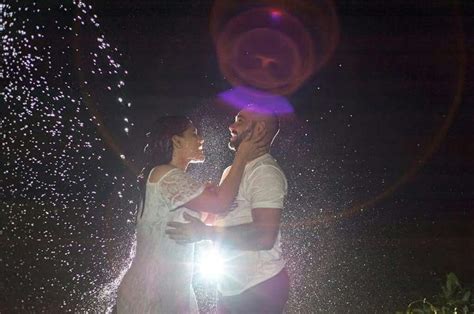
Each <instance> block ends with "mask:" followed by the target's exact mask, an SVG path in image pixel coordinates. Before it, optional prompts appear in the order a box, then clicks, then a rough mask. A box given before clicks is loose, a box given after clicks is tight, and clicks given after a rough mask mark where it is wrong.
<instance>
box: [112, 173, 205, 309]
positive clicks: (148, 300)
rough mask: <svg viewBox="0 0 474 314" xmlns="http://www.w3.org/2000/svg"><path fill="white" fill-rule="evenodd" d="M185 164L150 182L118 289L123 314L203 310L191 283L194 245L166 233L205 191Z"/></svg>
mask: <svg viewBox="0 0 474 314" xmlns="http://www.w3.org/2000/svg"><path fill="white" fill-rule="evenodd" d="M204 188H205V187H204V185H202V184H199V183H197V182H196V181H194V180H193V179H192V178H191V177H190V176H189V175H187V174H186V173H184V171H182V170H180V169H172V170H170V171H169V172H167V173H166V174H165V175H164V176H163V177H162V178H161V179H160V181H158V182H156V183H151V182H149V181H147V185H146V197H145V207H144V212H143V216H142V217H138V220H137V249H136V255H135V258H134V260H133V263H132V265H131V267H130V269H129V270H128V272H127V273H126V275H125V277H124V278H123V280H122V282H121V284H120V287H119V290H118V293H117V312H118V313H127V314H131V313H140V314H141V313H162V314H173V313H180V314H181V313H199V311H198V307H197V303H196V298H195V295H194V291H193V288H192V286H191V281H192V276H193V259H194V244H187V245H180V244H177V243H176V242H175V241H173V240H171V239H170V238H169V237H168V236H167V235H166V234H165V229H166V223H167V222H169V221H178V222H184V219H183V213H184V212H187V213H189V214H190V215H193V216H195V217H199V214H198V213H196V212H194V211H191V210H189V209H187V208H184V207H182V205H183V204H185V203H187V202H188V201H190V200H191V199H193V198H195V197H196V196H198V195H199V194H201V193H202V191H203V190H204Z"/></svg>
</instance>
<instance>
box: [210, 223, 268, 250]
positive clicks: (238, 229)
mask: <svg viewBox="0 0 474 314" xmlns="http://www.w3.org/2000/svg"><path fill="white" fill-rule="evenodd" d="M208 228H209V229H208V230H207V234H206V238H207V240H211V241H213V242H215V243H218V244H220V245H221V246H224V247H230V248H234V249H239V250H247V251H260V250H268V249H270V248H271V247H273V241H268V236H267V235H266V234H265V230H263V229H262V227H261V226H257V225H256V224H255V223H253V222H251V223H247V224H241V225H236V226H230V227H218V226H209V227H208ZM265 240H267V241H265ZM269 242H272V243H271V246H270V243H269Z"/></svg>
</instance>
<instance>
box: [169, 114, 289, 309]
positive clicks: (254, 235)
mask: <svg viewBox="0 0 474 314" xmlns="http://www.w3.org/2000/svg"><path fill="white" fill-rule="evenodd" d="M229 130H230V133H231V139H230V142H229V147H230V148H231V149H233V150H236V149H237V148H238V146H239V144H240V143H241V142H242V140H243V139H244V138H245V136H246V135H247V134H248V133H249V132H252V131H254V132H257V133H259V132H260V134H261V132H264V134H265V135H264V141H265V145H266V153H264V154H263V155H261V156H259V157H257V158H255V159H254V160H252V161H250V162H248V163H247V165H246V168H245V171H244V174H243V176H242V181H241V183H240V187H239V192H238V194H237V197H236V199H235V202H234V204H233V206H232V208H231V209H230V211H229V212H227V213H225V214H223V215H220V216H218V217H217V218H216V221H215V224H214V226H207V225H205V224H204V223H202V222H201V221H200V220H198V219H196V218H194V217H191V216H189V215H187V216H186V219H187V220H188V221H189V223H187V224H182V223H177V222H170V223H169V224H168V226H169V227H170V228H171V229H168V230H167V233H168V235H169V236H170V237H171V238H172V239H175V240H176V241H178V242H182V243H189V242H196V241H200V240H212V241H214V242H215V244H216V245H217V246H218V248H219V250H220V255H221V257H222V258H223V260H224V261H225V266H224V267H225V274H224V277H223V278H222V280H220V282H219V285H218V290H219V292H220V293H219V298H218V305H217V307H218V313H282V312H283V309H284V306H285V303H286V301H287V300H288V290H289V280H288V274H287V272H286V269H285V262H284V260H283V259H282V256H281V245H280V220H281V212H282V209H283V202H284V197H285V195H286V193H287V182H286V178H285V175H284V174H283V172H282V170H281V169H280V167H279V166H278V164H277V162H276V161H275V160H274V159H273V158H272V156H271V155H270V154H269V153H268V152H269V150H270V146H271V144H272V142H273V140H274V139H275V137H276V136H277V134H278V132H279V121H278V118H277V117H276V116H275V114H273V113H272V112H269V111H265V110H261V108H258V107H256V106H249V107H247V108H246V109H244V110H242V111H240V112H239V113H238V115H237V116H236V117H235V122H234V123H232V124H231V125H230V126H229ZM228 171H229V168H227V169H226V170H225V171H224V173H223V175H222V178H225V176H226V174H227V173H228Z"/></svg>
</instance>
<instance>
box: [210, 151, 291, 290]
mask: <svg viewBox="0 0 474 314" xmlns="http://www.w3.org/2000/svg"><path fill="white" fill-rule="evenodd" d="M287 189H288V184H287V181H286V177H285V175H284V173H283V171H282V170H281V168H280V167H279V166H278V164H277V162H276V161H275V159H273V157H272V156H271V155H270V154H265V155H263V156H260V157H258V158H256V159H254V160H252V161H251V162H249V163H248V164H247V165H246V166H245V170H244V173H243V176H242V181H241V183H240V187H239V192H238V194H237V197H236V199H235V201H234V204H233V205H232V207H231V210H230V211H229V212H228V213H226V214H223V215H220V216H219V217H218V218H217V219H216V223H215V224H216V225H217V226H223V227H225V226H235V225H240V224H245V223H250V222H252V209H253V208H280V209H283V203H284V199H285V196H286V194H287ZM220 255H221V257H222V258H223V260H224V263H225V265H224V267H225V272H224V276H223V277H222V279H221V280H220V282H219V291H220V292H221V293H222V295H224V296H230V295H236V294H240V293H242V292H243V291H245V290H246V289H248V288H250V287H253V286H255V285H257V284H259V283H261V282H263V281H265V280H267V279H270V278H271V277H273V276H275V275H276V274H278V273H279V272H280V271H281V270H282V269H283V267H284V266H285V261H284V260H283V258H282V256H281V243H280V231H279V232H278V236H277V239H276V241H275V244H274V246H273V248H272V249H270V250H264V251H242V250H237V249H229V248H224V247H222V248H220Z"/></svg>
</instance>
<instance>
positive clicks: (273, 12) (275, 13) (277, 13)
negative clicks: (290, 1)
mask: <svg viewBox="0 0 474 314" xmlns="http://www.w3.org/2000/svg"><path fill="white" fill-rule="evenodd" d="M270 14H271V16H272V19H273V20H279V19H280V17H281V16H282V14H283V13H282V12H281V11H280V10H277V9H272V10H271V11H270Z"/></svg>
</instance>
